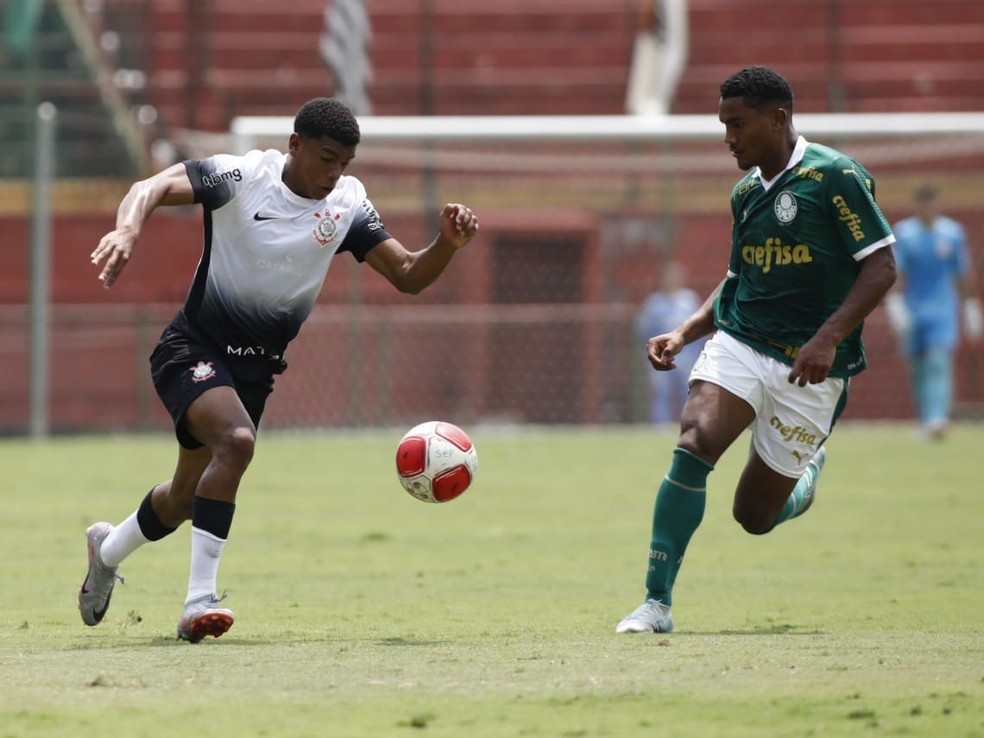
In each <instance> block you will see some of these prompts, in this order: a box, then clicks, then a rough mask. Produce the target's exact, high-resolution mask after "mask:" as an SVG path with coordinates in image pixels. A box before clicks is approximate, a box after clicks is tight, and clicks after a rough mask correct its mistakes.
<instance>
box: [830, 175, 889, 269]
mask: <svg viewBox="0 0 984 738" xmlns="http://www.w3.org/2000/svg"><path fill="white" fill-rule="evenodd" d="M828 176H829V177H830V183H829V185H828V195H829V198H830V199H829V203H830V207H831V209H832V218H833V221H834V223H835V227H836V231H837V234H838V236H839V237H840V241H841V243H843V244H844V246H845V247H846V248H847V250H848V252H849V253H850V254H851V255H852V256H853V257H854V259H855V260H856V261H861V260H862V259H864V258H865V257H867V256H868V255H870V254H871V253H873V252H875V251H877V250H878V249H880V248H882V247H884V246H889V245H891V244H892V243H894V242H895V236H894V235H893V233H892V227H891V226H890V225H889V223H888V220H886V218H885V215H884V214H883V213H882V211H881V208H879V207H878V204H877V203H876V202H875V183H874V180H873V179H872V177H871V175H870V174H868V172H867V171H865V169H864V168H863V167H862V166H861V165H860V164H858V163H857V162H854V161H851V160H850V159H841V160H838V161H836V162H835V163H834V165H833V166H832V167H831V168H830V170H829V172H828Z"/></svg>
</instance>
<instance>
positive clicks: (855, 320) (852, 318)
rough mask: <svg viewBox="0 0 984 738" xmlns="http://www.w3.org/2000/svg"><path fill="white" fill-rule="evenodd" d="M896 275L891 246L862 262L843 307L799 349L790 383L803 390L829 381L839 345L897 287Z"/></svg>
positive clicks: (790, 375)
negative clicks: (829, 374) (892, 288)
mask: <svg viewBox="0 0 984 738" xmlns="http://www.w3.org/2000/svg"><path fill="white" fill-rule="evenodd" d="M896 276H897V272H896V268H895V256H894V254H893V252H892V249H891V247H889V246H885V247H883V248H880V249H878V250H877V251H875V252H874V253H872V254H871V255H870V256H868V257H867V258H865V260H864V261H862V262H861V271H860V272H859V273H858V277H857V279H856V280H855V282H854V285H853V286H852V287H851V290H850V292H848V293H847V297H845V298H844V302H842V303H841V306H840V307H839V308H837V310H835V311H834V312H833V313H832V314H831V316H830V317H829V318H827V320H826V321H825V322H824V324H823V325H822V326H820V330H818V331H817V332H816V334H815V335H814V336H813V338H811V339H810V340H809V341H807V342H806V343H805V344H804V345H803V347H802V348H801V349H800V351H799V354H798V355H797V356H796V361H795V362H793V368H792V371H790V373H789V382H790V383H793V382H796V383H797V384H799V386H800V387H805V386H806V385H807V384H818V383H820V382H822V381H824V380H825V379H826V378H827V374H828V372H829V371H830V367H831V366H832V365H833V363H834V357H835V355H836V352H837V344H838V343H840V342H841V341H843V340H844V338H845V337H846V336H847V335H848V334H849V333H850V332H851V331H853V330H854V329H855V328H857V327H858V326H859V325H860V324H861V321H863V320H864V319H865V318H866V317H867V316H868V314H869V313H870V312H871V311H872V310H874V309H875V308H876V307H877V306H878V304H879V303H880V302H881V301H882V299H883V298H884V297H885V295H886V294H888V291H889V289H891V287H892V285H893V284H895V280H896Z"/></svg>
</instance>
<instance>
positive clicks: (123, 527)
mask: <svg viewBox="0 0 984 738" xmlns="http://www.w3.org/2000/svg"><path fill="white" fill-rule="evenodd" d="M148 542H149V541H148V539H147V538H146V536H144V534H143V533H142V532H141V531H140V524H139V523H138V522H137V513H136V512H134V513H133V514H132V515H130V517H128V518H127V519H126V520H124V521H123V522H122V523H120V524H119V525H117V526H116V527H115V528H113V530H111V531H110V532H109V535H107V536H106V537H105V538H104V539H103V542H102V546H101V547H100V549H99V557H100V558H101V559H102V562H103V564H105V565H106V566H109V567H114V566H119V565H120V563H121V562H122V561H123V559H125V558H126V557H127V556H129V555H130V554H132V553H133V552H134V551H136V550H137V549H138V548H140V547H141V546H142V545H144V544H145V543H148Z"/></svg>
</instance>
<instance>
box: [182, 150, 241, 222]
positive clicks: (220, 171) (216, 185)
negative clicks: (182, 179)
mask: <svg viewBox="0 0 984 738" xmlns="http://www.w3.org/2000/svg"><path fill="white" fill-rule="evenodd" d="M184 165H185V170H186V171H187V172H188V179H190V180H191V186H192V189H194V191H195V202H196V203H200V204H202V205H204V206H205V208H206V209H207V210H218V209H219V208H221V207H222V206H223V205H225V204H226V203H228V202H229V201H230V200H232V199H233V198H234V197H235V196H236V193H237V192H238V191H239V188H240V187H242V186H243V184H244V183H245V182H246V180H247V164H246V159H245V158H244V157H241V156H232V155H230V154H217V155H215V156H210V157H208V158H207V159H189V160H188V161H185V162H184Z"/></svg>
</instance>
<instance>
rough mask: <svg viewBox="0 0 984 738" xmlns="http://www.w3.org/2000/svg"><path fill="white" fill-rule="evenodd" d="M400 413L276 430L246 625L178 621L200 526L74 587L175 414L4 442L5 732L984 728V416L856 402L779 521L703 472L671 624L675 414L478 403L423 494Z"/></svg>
mask: <svg viewBox="0 0 984 738" xmlns="http://www.w3.org/2000/svg"><path fill="white" fill-rule="evenodd" d="M398 436H399V432H396V431H394V432H392V433H388V434H382V433H377V434H366V435H358V434H357V435H354V436H352V435H343V434H337V435H321V436H318V435H273V434H270V435H266V436H263V437H262V438H261V441H260V445H259V447H258V451H257V455H256V459H255V461H254V463H253V466H252V467H251V468H250V470H249V472H248V474H247V477H246V480H245V481H244V485H243V487H242V489H241V491H240V497H239V506H238V510H237V513H236V521H235V525H234V527H233V532H232V536H231V538H230V541H229V544H228V545H227V547H226V554H225V556H224V558H223V562H222V568H221V571H220V573H219V583H220V587H223V588H226V589H228V592H229V599H228V600H227V601H226V603H227V604H228V605H229V606H230V607H232V608H233V609H234V610H235V612H236V618H237V620H236V624H235V626H234V627H233V629H232V630H231V631H230V632H229V633H228V634H226V635H225V636H223V637H222V638H221V639H218V640H213V639H208V640H207V641H205V642H203V643H201V644H198V645H196V646H192V645H189V644H186V643H179V642H177V641H176V640H175V639H174V626H175V623H176V621H177V617H178V615H179V614H180V609H181V602H182V599H183V596H184V591H185V587H186V583H187V566H188V547H189V543H188V529H187V526H186V527H185V528H183V529H182V530H180V531H179V532H178V533H177V534H176V535H174V536H172V537H171V538H169V539H166V540H165V541H162V542H161V543H159V544H156V545H153V546H148V547H145V548H144V549H141V550H140V551H138V552H136V553H135V554H134V555H133V556H132V557H131V558H130V559H129V560H127V561H126V562H125V564H124V566H123V567H122V568H121V573H123V574H124V575H125V576H126V578H127V583H126V585H125V586H117V590H116V593H115V594H114V600H113V605H112V607H111V608H110V610H109V614H108V615H107V618H106V621H105V622H104V623H103V624H102V625H100V626H99V627H97V628H86V627H85V626H83V625H82V623H81V621H80V620H79V618H78V614H77V612H76V607H75V596H76V591H77V587H78V585H79V582H80V580H81V578H82V576H83V573H84V536H83V531H84V529H85V527H86V526H87V525H88V524H89V523H90V522H92V521H94V520H98V519H108V520H110V521H112V522H114V523H115V522H118V521H119V520H121V519H122V518H123V517H125V516H126V515H128V514H129V513H130V512H131V511H132V509H133V508H134V507H135V505H136V504H137V503H138V502H139V500H140V498H141V497H142V496H143V494H144V493H145V492H146V490H147V489H149V488H150V486H151V485H152V484H153V483H155V482H156V481H159V480H161V479H162V478H166V477H167V476H168V475H169V474H170V473H171V470H172V465H173V461H174V448H173V442H172V440H171V439H170V438H169V437H163V436H160V437H158V436H151V437H126V438H124V437H81V438H65V439H56V440H53V441H50V442H46V443H33V442H30V441H24V440H5V441H0V469H2V470H3V482H2V490H3V500H4V506H3V511H2V513H0V595H2V599H0V738H10V737H13V736H17V737H18V738H20V737H21V736H23V737H25V738H27V737H30V738H36V737H39V736H41V737H43V736H66V737H67V736H73V737H74V736H98V737H99V738H112V737H115V736H127V738H131V737H138V736H165V735H167V736H171V735H198V734H203V735H222V736H236V738H240V737H242V736H270V737H271V738H281V737H290V738H293V737H296V736H312V737H315V736H319V737H320V736H374V737H377V736H415V735H428V736H456V737H461V736H467V737H468V738H473V737H482V736H495V737H499V736H613V737H616V738H622V737H625V736H658V737H659V738H674V737H680V738H684V737H686V738H713V737H715V736H727V738H744V737H746V736H747V737H749V738H751V737H753V736H754V737H755V738H762V737H765V738H773V737H780V736H781V737H785V736H830V737H831V738H850V737H851V736H927V737H929V736H932V737H934V738H935V737H937V736H947V738H953V737H968V738H969V737H971V736H975V737H977V738H981V737H982V736H984V627H982V625H984V575H982V573H981V565H982V562H984V532H982V524H981V521H982V519H984V494H982V492H984V483H982V479H981V477H982V474H981V472H982V470H984V464H982V461H981V459H982V453H984V427H979V426H964V427H959V428H957V429H956V430H955V432H954V433H953V435H952V436H951V437H950V438H949V439H948V440H947V441H945V442H944V443H939V444H928V443H921V442H919V441H917V440H916V439H915V437H914V435H913V433H912V430H911V428H909V427H905V426H891V425H885V426H877V425H876V426H870V425H853V426H852V425H849V424H844V425H842V426H841V427H839V428H838V429H837V432H836V433H835V434H834V436H833V438H832V439H831V441H830V443H829V446H828V447H829V450H830V456H829V460H828V464H827V468H826V470H825V471H824V477H823V479H822V483H821V489H820V495H819V497H818V501H817V504H816V505H815V506H814V508H813V510H811V511H810V514H809V515H807V516H806V517H804V518H802V519H798V520H794V521H792V522H790V523H789V524H787V525H784V526H781V527H780V528H778V529H777V530H776V531H774V532H773V533H771V534H770V535H768V536H765V537H753V536H749V535H747V534H745V533H743V532H742V531H741V529H740V528H739V526H738V525H737V524H735V523H734V522H733V521H732V520H731V517H730V507H731V491H732V489H733V485H734V481H735V479H736V476H737V473H738V470H739V467H740V464H741V462H742V460H743V458H744V455H745V446H746V441H745V440H744V439H742V440H741V441H740V442H739V445H738V446H736V447H735V448H734V449H732V450H731V451H730V452H729V454H728V455H727V456H726V457H725V458H724V459H723V460H722V461H721V463H720V464H719V465H718V469H717V471H715V473H714V474H713V475H712V476H711V479H710V494H709V500H708V509H707V514H706V516H705V519H704V523H703V525H702V526H701V528H700V529H699V530H698V532H697V534H696V535H695V537H694V540H693V542H692V545H691V548H690V552H689V555H688V558H687V562H686V565H685V566H684V569H683V571H682V572H681V575H680V580H679V583H678V585H677V588H676V591H675V608H674V615H675V619H676V622H677V629H678V630H677V632H676V633H674V634H673V635H671V636H618V637H616V636H615V635H614V633H613V628H614V625H615V623H616V622H617V620H618V619H619V618H620V617H621V616H622V615H624V614H625V613H627V612H628V611H630V610H631V609H632V608H634V607H635V606H636V605H637V604H639V601H640V600H641V597H642V579H643V576H644V569H645V563H646V562H645V555H646V551H647V548H648V530H649V521H650V513H651V507H652V499H653V494H654V491H655V485H656V481H657V480H658V479H659V478H660V477H661V476H662V474H663V473H664V471H665V469H666V467H667V464H668V461H669V454H670V451H671V449H672V447H673V445H674V440H675V439H674V436H673V435H671V434H666V433H659V432H656V431H653V430H649V429H638V430H611V431H597V432H574V431H571V432H567V431H556V432H537V431H529V432H527V433H522V434H509V433H496V432H492V431H491V430H488V431H482V430H480V429H476V431H475V432H474V437H475V440H476V444H477V446H478V449H479V456H480V468H479V476H478V479H477V481H476V484H475V486H474V488H473V489H472V490H469V491H468V492H467V493H466V494H465V496H463V497H462V498H460V499H458V500H455V501H454V502H451V503H448V504H445V505H426V504H424V503H420V502H417V501H416V500H414V499H412V498H411V497H410V496H409V495H407V494H405V493H404V492H403V491H402V490H401V488H400V487H399V485H398V484H397V482H396V479H395V475H394V472H393V469H392V456H393V448H394V443H395V440H396V438H397V437H398Z"/></svg>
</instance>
